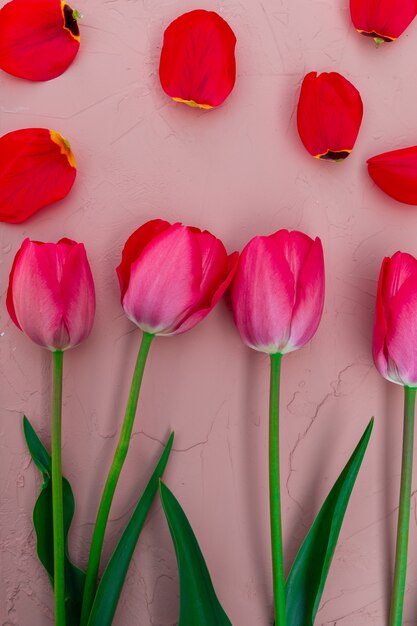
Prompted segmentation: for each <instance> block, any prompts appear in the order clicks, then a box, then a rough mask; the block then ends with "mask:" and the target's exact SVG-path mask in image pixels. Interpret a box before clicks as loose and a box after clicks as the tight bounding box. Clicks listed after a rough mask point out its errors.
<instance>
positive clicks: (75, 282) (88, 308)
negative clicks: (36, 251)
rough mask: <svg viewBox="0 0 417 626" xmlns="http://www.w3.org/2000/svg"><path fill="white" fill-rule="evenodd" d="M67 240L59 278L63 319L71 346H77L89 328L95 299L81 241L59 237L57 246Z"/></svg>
mask: <svg viewBox="0 0 417 626" xmlns="http://www.w3.org/2000/svg"><path fill="white" fill-rule="evenodd" d="M68 244H70V248H69V250H68V252H67V254H66V259H65V264H64V266H63V268H62V279H61V295H62V301H63V312H64V314H63V321H64V324H65V326H66V328H67V329H68V332H69V336H70V337H71V346H76V345H78V344H79V343H81V342H82V341H83V340H84V339H86V338H87V337H88V335H89V334H90V332H91V328H92V326H93V321H94V314H95V309H96V300H95V291H94V281H93V276H92V274H91V269H90V265H89V263H88V260H87V253H86V251H85V247H84V244H82V243H75V242H72V241H69V240H68V239H61V241H59V242H58V244H57V247H58V249H60V248H63V247H64V246H65V247H67V246H68Z"/></svg>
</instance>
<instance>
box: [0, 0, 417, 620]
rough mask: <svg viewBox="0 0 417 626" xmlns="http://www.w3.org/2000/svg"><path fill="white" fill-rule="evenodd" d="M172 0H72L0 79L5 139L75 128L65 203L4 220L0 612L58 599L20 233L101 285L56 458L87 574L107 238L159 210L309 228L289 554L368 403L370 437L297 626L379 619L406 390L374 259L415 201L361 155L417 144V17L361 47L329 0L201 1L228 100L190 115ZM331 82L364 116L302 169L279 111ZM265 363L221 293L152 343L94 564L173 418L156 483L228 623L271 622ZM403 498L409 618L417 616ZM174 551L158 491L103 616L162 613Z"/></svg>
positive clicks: (125, 326) (105, 340)
mask: <svg viewBox="0 0 417 626" xmlns="http://www.w3.org/2000/svg"><path fill="white" fill-rule="evenodd" d="M195 6H196V5H195V4H194V3H192V2H191V1H190V0H182V1H181V2H178V1H176V2H174V0H162V1H161V2H158V3H155V2H152V1H150V0H141V1H138V0H136V1H135V0H130V1H129V0H107V1H102V2H100V1H99V0H89V1H88V2H87V0H79V2H78V4H77V8H78V10H79V11H80V12H81V13H83V15H84V18H83V20H82V22H81V37H82V46H81V50H80V53H79V55H78V57H77V59H76V61H75V63H74V64H73V66H72V67H71V68H70V69H69V70H68V72H67V73H66V74H64V75H63V76H61V77H60V78H58V79H56V80H54V81H51V82H49V83H29V82H25V81H21V80H18V79H15V78H12V77H11V76H8V75H6V74H1V75H0V94H1V95H0V113H1V117H0V131H1V133H5V132H8V131H10V130H14V129H17V128H23V127H28V126H45V127H49V128H53V129H55V130H57V131H59V132H61V133H62V134H63V135H65V136H66V137H68V139H69V140H70V142H71V144H72V147H73V150H74V152H75V154H76V156H77V159H78V166H79V175H78V179H77V181H76V184H75V186H74V189H73V192H72V193H71V195H70V196H69V197H68V198H67V199H66V200H65V201H63V202H61V203H60V204H59V205H55V206H54V207H51V208H48V209H45V210H43V211H42V212H40V213H38V215H37V216H35V217H34V218H33V219H31V220H30V221H28V222H27V223H25V224H22V225H18V226H10V225H2V227H1V229H0V252H1V261H0V263H1V264H0V272H1V278H0V285H1V294H2V295H1V307H0V386H1V396H0V398H1V399H0V434H1V437H0V447H1V454H0V465H1V471H0V494H1V495H0V581H1V583H0V625H1V626H29V625H30V626H49V625H52V624H53V618H52V614H53V613H52V612H53V599H52V594H51V590H50V587H49V583H48V580H47V577H46V575H45V573H44V572H43V570H42V568H41V567H40V566H39V564H38V562H37V558H36V553H35V539H34V533H33V529H32V522H31V514H32V508H33V504H34V501H35V498H36V493H37V490H38V488H39V483H40V481H39V476H38V473H37V471H36V468H35V467H34V466H33V463H31V462H30V459H29V455H28V453H27V451H26V449H25V445H24V441H23V435H22V427H21V416H22V414H23V413H26V414H27V415H28V416H29V418H30V419H31V421H32V422H33V424H34V425H35V427H36V428H37V429H38V430H39V431H40V432H41V434H42V436H43V437H44V439H45V440H46V441H49V433H50V427H49V410H50V392H51V389H50V377H51V370H50V359H49V354H48V353H47V352H44V351H42V350H41V349H39V348H38V347H36V346H35V345H32V344H31V343H30V341H29V340H28V339H27V338H26V337H24V336H23V335H22V334H21V333H20V332H19V331H18V330H17V329H16V328H15V327H14V326H13V324H12V323H11V322H10V320H9V318H8V315H7V312H6V309H5V294H6V287H7V280H8V273H9V270H10V266H11V263H12V259H13V256H14V254H15V252H16V250H17V249H18V247H19V246H20V243H21V241H22V240H23V238H24V237H26V236H29V237H31V238H34V239H40V240H49V241H56V240H57V239H59V238H60V237H62V236H69V237H72V238H74V239H78V240H81V241H84V242H85V244H86V247H87V250H88V253H89V258H90V261H91V264H92V268H93V273H94V277H95V281H96V286H97V294H98V311H97V319H96V323H95V327H94V330H93V333H92V335H91V337H90V339H89V341H88V342H87V343H86V344H84V345H83V346H81V347H79V348H77V349H76V350H73V351H72V352H71V353H69V354H68V355H66V357H65V389H64V425H63V464H64V471H65V474H66V475H67V477H68V478H69V479H70V481H71V482H72V485H73V487H74V491H75V496H76V500H77V511H76V517H75V522H74V524H73V528H72V531H71V542H70V543H71V553H72V555H73V558H74V559H75V560H76V561H77V562H78V563H80V564H81V565H84V564H85V563H86V559H87V552H88V545H89V540H90V536H91V532H92V525H93V523H94V519H95V514H96V511H97V506H98V502H99V497H100V491H101V487H102V485H103V481H104V479H105V476H106V471H107V469H108V466H109V463H110V460H111V457H112V453H113V451H114V448H115V445H116V435H117V433H118V430H119V427H120V424H121V420H122V415H123V411H124V405H125V402H126V396H127V393H128V385H129V379H130V375H131V371H132V367H133V364H134V360H135V355H136V351H137V347H138V343H139V333H138V331H137V330H136V329H135V328H134V327H133V326H132V324H131V323H130V322H129V321H128V320H127V319H126V318H125V316H124V315H123V312H122V310H121V307H120V303H119V290H118V283H117V278H116V274H115V271H114V269H115V267H116V265H117V264H118V263H119V258H120V252H121V248H122V245H123V242H124V241H125V240H126V238H127V237H128V236H129V235H130V233H131V232H132V231H133V230H134V229H136V228H137V227H138V226H139V225H140V224H141V223H143V222H144V221H146V220H148V219H150V218H154V217H163V218H166V219H169V220H181V221H183V222H185V223H187V224H194V225H196V226H199V227H203V228H208V229H210V230H211V231H212V232H213V233H215V234H216V235H217V236H219V237H221V238H222V239H223V241H224V242H225V244H226V246H227V247H228V249H229V250H233V249H241V248H242V247H243V245H244V244H245V243H246V241H247V240H248V239H249V238H251V237H252V236H254V235H255V234H267V233H270V232H273V231H275V230H277V229H279V228H283V227H286V228H298V229H302V230H304V231H305V232H307V233H308V234H310V235H311V236H316V235H318V236H320V237H321V238H322V240H323V244H324V249H325V257H326V267H327V295H326V304H325V312H324V316H323V321H322V324H321V326H320V329H319V331H318V333H317V335H316V337H315V338H314V340H313V341H312V343H311V344H310V345H309V346H308V347H306V348H305V349H304V350H302V351H300V352H297V353H294V354H291V355H289V356H288V357H286V358H285V360H284V365H283V388H282V428H281V431H282V437H281V450H282V481H283V515H284V541H285V550H286V563H287V568H288V567H289V566H290V564H291V561H292V559H293V558H294V555H295V553H296V551H297V549H298V547H299V545H300V542H301V540H302V538H303V536H304V535H305V532H306V530H307V528H308V526H309V524H310V523H311V521H312V519H313V518H314V515H315V514H316V512H317V510H318V508H319V506H320V504H321V502H322V501H323V498H324V497H325V495H326V494H327V492H328V490H329V488H330V487H331V485H332V484H333V481H334V480H335V478H336V476H337V475H338V473H339V471H340V470H341V468H342V466H343V465H344V463H345V461H346V459H347V457H348V456H349V454H350V453H351V451H352V450H353V448H354V446H355V444H356V442H357V440H358V439H359V436H360V435H361V433H362V431H363V429H364V428H365V425H366V424H367V422H368V420H369V418H370V417H371V415H375V417H376V422H375V430H374V435H373V438H372V441H371V444H370V448H369V454H368V455H367V457H366V459H365V462H364V465H363V468H362V471H361V473H360V476H359V479H358V483H357V486H356V488H355V491H354V493H353V496H352V500H351V504H350V507H349V509H348V513H347V517H346V520H345V524H344V526H343V529H342V533H341V537H340V542H339V545H338V548H337V551H336V554H335V558H334V562H333V565H332V568H331V571H330V576H329V579H328V583H327V585H326V589H325V593H324V596H323V601H322V605H321V608H320V611H319V613H318V617H317V620H316V626H371V625H372V624H375V625H378V626H381V624H386V623H387V609H388V602H389V588H390V581H391V576H392V570H393V558H394V544H395V526H396V507H397V499H398V489H399V474H400V454H401V430H402V424H401V422H402V394H401V389H400V388H397V387H396V386H394V385H390V384H389V383H386V382H385V381H384V380H382V379H381V378H380V377H379V375H378V374H377V372H376V371H375V369H374V367H373V364H372V357H371V332H372V322H373V309H374V301H375V291H376V283H377V276H378V271H379V266H380V263H381V260H382V258H383V257H384V256H385V255H389V254H392V253H393V252H395V251H396V250H397V249H401V250H404V251H409V252H411V253H413V254H417V238H416V232H417V231H416V229H417V213H416V210H415V208H413V207H408V206H405V205H400V204H398V203H396V202H395V201H393V200H391V199H390V198H388V197H385V196H384V195H383V194H382V192H380V191H379V190H378V189H377V188H375V186H374V185H373V183H372V181H371V180H370V179H369V178H368V175H367V171H366V166H365V162H366V159H367V158H368V157H370V156H372V155H374V154H377V153H379V152H384V151H386V150H390V149H394V148H398V147H403V146H405V145H410V144H412V143H415V141H416V123H417V122H416V116H415V102H416V96H417V65H416V63H414V62H413V59H415V57H416V52H417V24H414V25H412V26H411V27H410V28H409V30H408V31H407V33H406V34H405V35H404V36H403V37H402V38H401V39H400V40H399V41H398V42H396V43H394V44H389V45H383V46H381V47H380V48H379V49H376V48H375V46H374V45H373V43H372V42H371V41H370V40H367V39H365V38H363V37H361V36H359V35H358V34H357V33H356V32H355V30H354V29H353V27H352V25H351V23H350V16H349V10H348V3H347V1H346V0H341V1H340V2H330V1H325V0H322V1H316V0H310V1H309V2H307V1H306V0H279V1H278V2H276V1H273V0H263V2H261V1H254V0H243V1H242V2H237V1H235V0H230V2H227V3H225V4H222V3H219V2H216V1H215V2H213V3H209V2H207V1H206V0H203V3H202V4H201V5H199V6H202V7H204V8H212V9H214V10H217V11H219V12H220V13H221V15H223V16H224V17H225V18H226V19H227V20H228V22H229V23H230V25H231V26H232V28H233V29H234V30H235V32H236V35H237V38H238V47H237V61H238V80H237V84H236V87H235V90H234V91H233V93H232V95H231V96H230V98H229V99H228V100H227V101H226V103H225V104H224V106H222V107H221V108H219V109H218V110H215V111H209V112H202V111H199V110H196V109H190V108H188V107H186V106H183V105H180V104H175V103H173V102H171V101H170V100H169V99H168V98H167V97H166V96H165V94H164V93H163V92H162V90H161V88H160V85H159V81H158V59H159V52H160V47H161V40H162V34H163V30H164V28H165V27H166V26H167V25H168V23H169V22H170V21H171V20H172V19H173V18H174V17H176V16H177V15H178V14H180V13H181V12H184V11H186V10H189V9H191V8H195ZM311 70H316V71H330V70H335V71H339V72H341V73H343V74H344V75H345V76H346V77H347V78H348V79H349V80H351V81H352V82H353V83H354V84H355V85H356V86H357V87H358V88H359V90H360V91H361V93H362V97H363V101H364V106H365V115H364V121H363V125H362V129H361V132H360V134H359V138H358V142H357V145H356V148H355V150H354V152H353V154H352V155H351V156H350V157H349V158H348V160H347V161H346V162H345V163H343V164H333V163H328V162H319V161H317V160H315V159H313V158H311V157H310V156H309V155H308V154H307V153H306V152H305V150H304V148H303V146H302V144H301V142H300V140H299V138H298V134H297V130H296V126H295V110H296V103H297V98H298V93H299V88H300V84H301V80H302V78H303V76H304V74H305V73H306V72H308V71H311ZM267 394H268V360H267V358H265V357H264V356H262V355H259V354H256V353H255V352H252V351H250V350H249V349H246V348H245V347H244V346H243V345H242V344H241V342H240V340H239V337H238V335H237V332H236V331H235V329H234V326H233V322H232V319H231V315H230V311H229V308H228V305H227V301H226V302H222V303H221V304H220V305H219V306H218V307H217V309H216V310H215V311H214V312H213V314H212V315H211V316H210V317H209V318H208V319H207V320H205V321H204V323H202V324H201V325H200V326H199V327H197V328H195V329H194V330H193V331H192V332H190V333H188V334H186V335H184V336H181V337H177V338H167V339H158V340H157V341H155V343H154V345H153V347H152V351H151V355H150V359H149V366H148V368H147V371H146V374H145V379H144V386H143V394H142V397H141V400H140V406H139V413H138V418H137V422H136V425H135V428H134V435H133V439H132V444H131V449H130V452H129V457H128V461H127V463H126V466H125V469H124V471H123V475H122V483H121V489H120V491H119V492H118V494H117V497H116V499H115V502H114V507H113V510H112V513H111V523H110V525H109V530H108V534H107V543H106V549H105V557H106V558H107V557H108V556H109V554H110V552H111V548H112V546H114V543H115V541H116V540H117V538H118V537H119V535H120V532H121V530H122V528H123V525H124V524H125V523H126V521H127V519H128V516H129V513H130V512H131V510H132V506H133V504H134V502H135V499H136V498H137V497H138V494H139V493H140V490H141V489H142V488H143V486H144V484H145V482H146V478H147V477H148V476H149V473H150V470H151V467H152V465H153V463H154V462H155V459H156V457H157V456H158V454H159V453H160V451H161V442H163V441H164V440H165V439H166V438H167V436H168V433H169V430H170V429H175V432H176V440H175V444H174V448H175V450H174V452H173V454H172V458H171V462H170V465H169V468H168V470H167V473H166V481H167V483H168V485H169V486H170V487H171V488H172V489H173V490H174V492H175V494H176V495H177V497H178V498H179V500H180V501H181V503H182V505H183V507H184V508H185V510H186V512H187V514H188V516H189V518H190V521H191V523H192V524H193V526H194V529H195V532H196V534H197V536H198V538H199V541H200V543H201V547H202V549H203V552H204V554H205V555H206V558H207V562H208V565H209V568H210V570H211V572H212V576H213V581H214V584H215V587H216V589H217V591H218V595H219V598H220V600H221V602H222V603H223V605H224V607H225V609H226V611H227V612H228V614H229V616H230V618H231V620H232V622H233V624H235V625H237V626H267V625H268V624H271V607H272V600H271V576H270V556H269V534H268V495H267V401H268V399H267ZM416 507H417V504H416V499H415V496H413V501H412V520H411V521H412V523H411V536H410V564H409V576H408V581H407V595H406V611H405V620H404V624H417V600H416V587H417V574H416V562H415V561H416V558H415V555H416V548H417V546H416V525H417V508H416ZM177 615H178V581H177V575H176V562H175V555H174V552H173V549H172V545H171V541H170V537H169V533H168V530H167V527H166V523H165V520H164V518H163V515H162V511H161V507H160V505H159V503H156V504H155V506H154V508H153V510H152V515H151V517H150V519H149V520H148V523H147V524H146V527H145V529H144V532H143V534H142V536H141V539H140V542H139V546H138V549H137V551H136V554H135V556H134V559H133V563H132V567H131V569H130V571H129V575H128V578H127V581H126V587H125V590H124V593H123V596H122V599H121V603H120V607H119V610H118V613H117V617H116V619H115V622H114V623H115V626H122V625H123V626H137V625H139V624H140V625H141V626H173V625H174V624H176V623H177Z"/></svg>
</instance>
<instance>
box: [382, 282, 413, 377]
mask: <svg viewBox="0 0 417 626" xmlns="http://www.w3.org/2000/svg"><path fill="white" fill-rule="evenodd" d="M416 311H417V272H414V273H413V275H412V276H411V277H410V278H408V279H407V280H406V281H405V282H404V283H403V285H402V287H401V288H400V289H399V291H398V292H397V294H396V295H395V297H394V298H393V300H392V302H391V305H390V316H389V320H388V331H387V336H386V347H387V351H388V354H389V358H388V377H389V378H390V379H391V380H393V381H394V382H398V381H400V382H402V384H404V385H408V386H411V387H415V386H416V385H417V350H416V347H417V324H416V323H415V315H416Z"/></svg>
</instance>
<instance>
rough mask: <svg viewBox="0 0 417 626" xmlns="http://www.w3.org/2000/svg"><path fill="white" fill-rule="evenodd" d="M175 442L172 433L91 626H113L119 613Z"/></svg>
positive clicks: (104, 581) (111, 566)
mask: <svg viewBox="0 0 417 626" xmlns="http://www.w3.org/2000/svg"><path fill="white" fill-rule="evenodd" d="M173 440H174V433H171V436H170V438H169V439H168V443H167V445H166V446H165V449H164V451H163V452H162V455H161V457H160V459H159V461H158V464H157V466H156V467H155V470H154V472H153V474H152V476H151V478H150V480H149V482H148V484H147V486H146V488H145V491H144V492H143V495H142V497H141V499H140V500H139V502H138V504H137V505H136V508H135V510H134V512H133V514H132V517H131V518H130V520H129V522H128V524H127V526H126V528H125V530H124V532H123V534H122V536H121V538H120V540H119V543H118V544H117V546H116V549H115V550H114V552H113V554H112V556H111V558H110V560H109V562H108V564H107V567H106V569H105V570H104V573H103V576H102V578H101V580H100V583H99V585H98V588H97V592H96V596H95V599H94V604H93V607H92V609H91V613H90V617H89V620H88V626H110V625H111V623H112V622H113V617H114V614H115V612H116V608H117V604H118V602H119V597H120V593H121V591H122V587H123V583H124V581H125V578H126V574H127V570H128V568H129V565H130V561H131V559H132V556H133V553H134V551H135V548H136V544H137V542H138V539H139V535H140V533H141V530H142V528H143V524H144V523H145V520H146V517H147V515H148V513H149V510H150V508H151V506H152V502H153V501H154V498H155V495H156V492H157V491H158V485H159V480H160V479H161V477H162V475H163V473H164V471H165V467H166V465H167V463H168V459H169V455H170V452H171V448H172V443H173Z"/></svg>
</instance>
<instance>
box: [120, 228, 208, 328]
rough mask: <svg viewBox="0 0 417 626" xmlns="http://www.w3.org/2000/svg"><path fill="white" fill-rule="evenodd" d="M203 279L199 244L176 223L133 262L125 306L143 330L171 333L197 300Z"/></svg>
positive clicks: (124, 300) (129, 314) (128, 314)
mask: <svg viewBox="0 0 417 626" xmlns="http://www.w3.org/2000/svg"><path fill="white" fill-rule="evenodd" d="M200 282H201V254H200V250H199V246H198V244H197V242H196V241H195V239H194V237H193V236H192V233H191V232H190V231H189V230H188V229H187V228H186V227H185V226H182V225H181V224H174V225H173V226H170V227H169V228H168V229H166V230H164V231H163V232H162V233H160V234H159V235H157V236H156V237H154V238H153V239H152V241H151V242H150V243H148V245H147V246H146V247H145V249H144V250H143V252H142V254H141V255H140V258H138V259H137V260H136V261H135V263H133V265H132V267H131V273H130V281H129V286H128V288H127V290H126V292H125V295H124V298H123V308H124V310H125V312H126V314H127V316H128V317H129V318H130V319H131V320H132V321H133V322H135V323H136V324H138V326H140V328H142V330H144V331H147V332H150V333H153V334H170V333H171V332H173V331H174V330H175V327H176V324H177V322H179V320H180V319H182V318H183V317H184V313H185V314H186V313H187V312H188V311H189V310H192V308H193V306H194V305H195V303H196V302H198V298H199V294H200Z"/></svg>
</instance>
